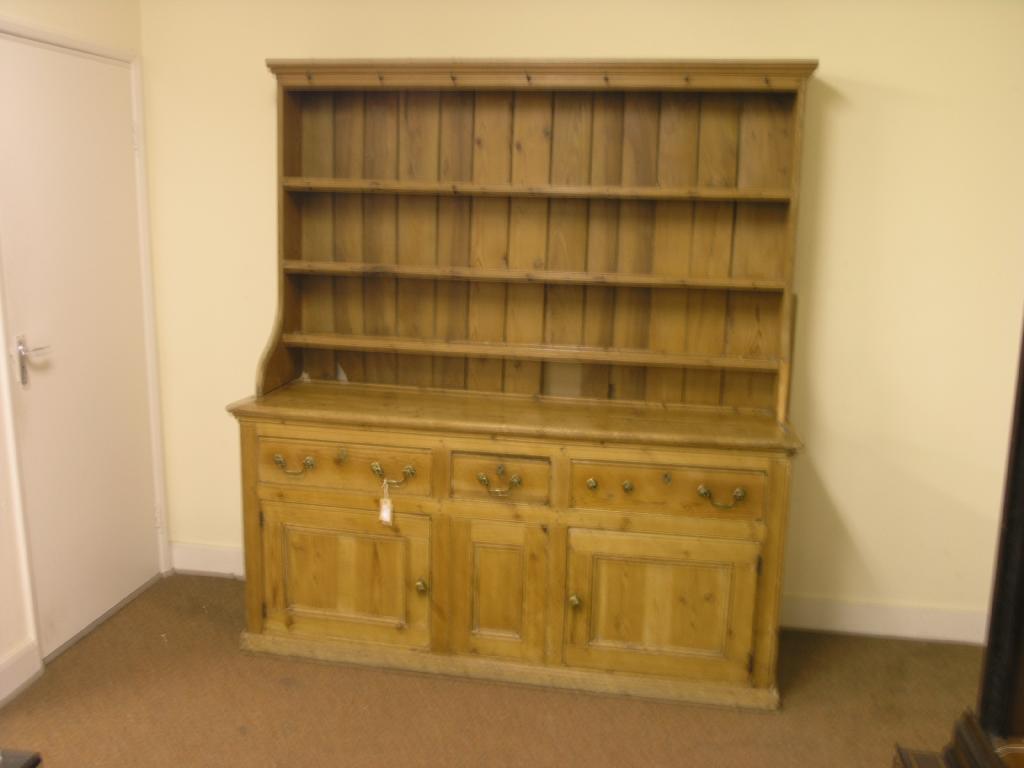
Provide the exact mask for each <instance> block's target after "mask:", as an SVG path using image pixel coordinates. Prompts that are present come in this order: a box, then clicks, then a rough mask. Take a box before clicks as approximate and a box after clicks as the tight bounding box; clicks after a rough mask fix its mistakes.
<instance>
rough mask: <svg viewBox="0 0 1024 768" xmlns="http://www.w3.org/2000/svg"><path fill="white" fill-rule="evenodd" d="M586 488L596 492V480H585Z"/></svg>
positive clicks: (590, 478) (589, 478)
mask: <svg viewBox="0 0 1024 768" xmlns="http://www.w3.org/2000/svg"><path fill="white" fill-rule="evenodd" d="M587 488H589V489H590V490H592V491H596V490H597V480H595V479H594V478H592V477H588V478H587Z"/></svg>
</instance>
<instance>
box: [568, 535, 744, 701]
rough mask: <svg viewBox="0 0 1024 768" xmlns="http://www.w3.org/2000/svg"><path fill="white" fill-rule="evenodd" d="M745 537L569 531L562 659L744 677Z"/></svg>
mask: <svg viewBox="0 0 1024 768" xmlns="http://www.w3.org/2000/svg"><path fill="white" fill-rule="evenodd" d="M759 555H760V545H759V544H758V543H757V542H755V541H738V540H730V539H711V538H696V537H688V536H663V535H657V534H640V533H617V532H611V531H595V530H585V529H577V528H574V529H571V530H570V531H569V551H568V563H567V567H568V577H567V587H568V592H567V595H566V625H565V626H566V640H565V661H566V663H567V664H569V665H574V666H581V667H593V668H597V669H606V670H621V671H628V672H639V673H646V674H653V675H673V676H679V677H687V678H692V679H707V680H717V681H722V682H725V681H728V682H746V681H747V680H748V679H749V675H750V672H749V670H750V658H751V657H750V653H751V648H752V645H751V644H752V636H753V618H754V603H755V598H756V591H757V590H756V588H757V563H758V557H759Z"/></svg>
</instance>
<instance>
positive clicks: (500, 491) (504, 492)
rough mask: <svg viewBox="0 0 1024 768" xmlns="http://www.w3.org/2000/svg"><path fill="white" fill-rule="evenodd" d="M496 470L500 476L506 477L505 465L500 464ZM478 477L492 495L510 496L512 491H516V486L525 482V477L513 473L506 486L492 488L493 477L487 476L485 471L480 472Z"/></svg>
mask: <svg viewBox="0 0 1024 768" xmlns="http://www.w3.org/2000/svg"><path fill="white" fill-rule="evenodd" d="M495 472H496V473H497V475H498V477H504V476H505V465H504V464H499V465H498V466H497V468H496V469H495ZM476 479H477V481H478V482H479V483H480V485H482V486H483V487H484V488H486V489H487V492H488V493H489V494H491V496H510V495H511V494H512V491H514V490H515V489H516V488H519V487H520V486H521V485H522V484H523V478H521V477H520V476H519V475H512V477H510V478H509V479H508V485H507V486H506V487H505V488H491V479H490V478H489V477H487V475H486V474H484V473H483V472H480V473H479V474H478V475H477V476H476Z"/></svg>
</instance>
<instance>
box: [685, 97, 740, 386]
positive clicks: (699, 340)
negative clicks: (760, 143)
mask: <svg viewBox="0 0 1024 768" xmlns="http://www.w3.org/2000/svg"><path fill="white" fill-rule="evenodd" d="M738 148H739V101H738V100H737V97H736V96H733V95H728V94H708V95H705V96H703V97H702V99H701V112H700V139H699V152H698V158H697V182H698V183H699V184H701V185H702V186H710V187H731V186H735V184H736V163H737V157H738ZM733 209H734V206H733V204H732V203H709V202H701V203H697V204H696V205H695V207H694V218H693V245H692V251H691V262H690V274H691V275H692V276H693V277H725V276H727V275H729V270H730V263H731V258H732V229H733V216H734V214H733ZM725 317H726V294H725V292H723V291H693V292H692V293H691V294H690V297H689V301H688V304H687V308H686V351H687V352H689V353H691V354H706V355H720V354H722V353H723V351H724V349H725ZM684 387H685V389H684V395H683V400H684V401H685V402H687V403H694V404H698V405H718V404H719V403H720V402H721V395H722V374H721V372H720V371H697V370H689V371H687V372H686V378H685V384H684Z"/></svg>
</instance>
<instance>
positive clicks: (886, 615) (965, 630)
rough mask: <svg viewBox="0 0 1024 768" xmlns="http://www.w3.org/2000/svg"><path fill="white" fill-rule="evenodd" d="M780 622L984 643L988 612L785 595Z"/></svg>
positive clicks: (853, 632) (844, 631)
mask: <svg viewBox="0 0 1024 768" xmlns="http://www.w3.org/2000/svg"><path fill="white" fill-rule="evenodd" d="M782 626H784V627H790V628H792V629H813V630H818V631H823V632H838V633H840V634H850V635H873V636H876V637H901V638H906V639H908V640H936V641H944V642H953V643H971V644H976V645H983V644H984V643H985V639H986V634H987V632H988V613H987V611H972V610H963V609H960V610H958V609H955V608H935V607H932V606H921V605H891V604H885V603H852V602H844V601H841V600H834V599H830V598H823V597H797V596H795V595H785V596H783V598H782Z"/></svg>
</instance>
